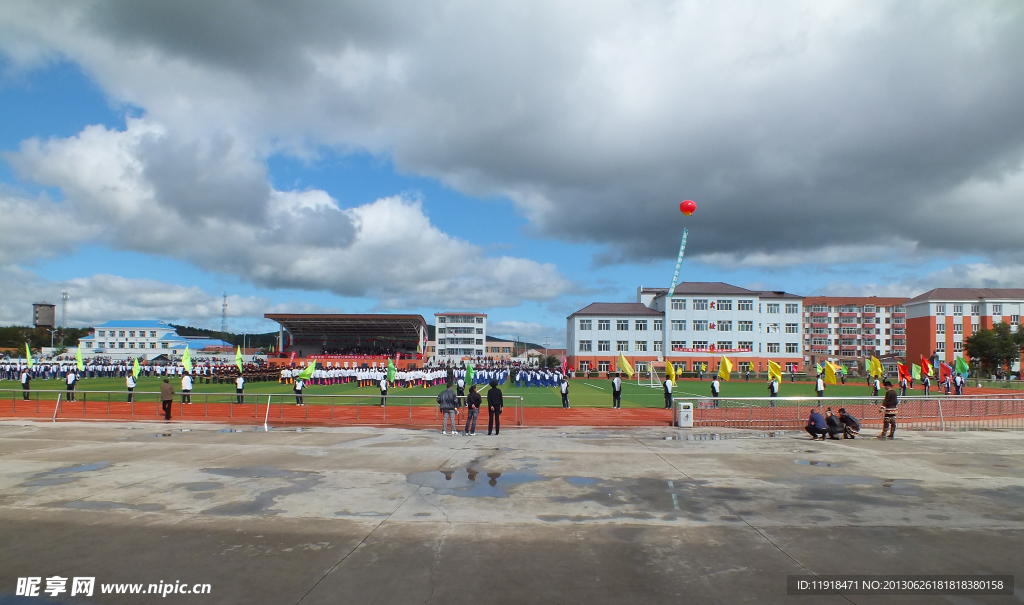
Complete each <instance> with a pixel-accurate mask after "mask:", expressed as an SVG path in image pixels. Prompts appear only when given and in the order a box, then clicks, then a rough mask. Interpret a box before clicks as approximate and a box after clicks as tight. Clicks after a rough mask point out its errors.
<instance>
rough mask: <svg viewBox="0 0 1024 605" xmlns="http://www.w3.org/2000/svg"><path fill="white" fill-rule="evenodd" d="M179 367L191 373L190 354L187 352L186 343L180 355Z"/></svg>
mask: <svg viewBox="0 0 1024 605" xmlns="http://www.w3.org/2000/svg"><path fill="white" fill-rule="evenodd" d="M181 367H183V368H185V371H186V372H188V373H189V374H191V373H192V356H191V355H190V354H189V352H188V345H185V354H184V355H182V356H181Z"/></svg>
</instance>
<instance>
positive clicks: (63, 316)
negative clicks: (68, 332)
mask: <svg viewBox="0 0 1024 605" xmlns="http://www.w3.org/2000/svg"><path fill="white" fill-rule="evenodd" d="M70 297H71V296H70V295H69V294H68V291H67V290H63V291H61V293H60V299H61V305H60V327H62V328H66V327H68V298H70Z"/></svg>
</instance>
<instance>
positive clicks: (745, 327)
mask: <svg viewBox="0 0 1024 605" xmlns="http://www.w3.org/2000/svg"><path fill="white" fill-rule="evenodd" d="M738 328H739V330H738V331H740V332H753V331H754V322H752V321H741V322H739V326H738Z"/></svg>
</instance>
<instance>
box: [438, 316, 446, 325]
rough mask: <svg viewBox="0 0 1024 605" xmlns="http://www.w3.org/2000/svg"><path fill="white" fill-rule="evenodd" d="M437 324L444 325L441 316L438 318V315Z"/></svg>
mask: <svg viewBox="0 0 1024 605" xmlns="http://www.w3.org/2000/svg"><path fill="white" fill-rule="evenodd" d="M437 323H439V324H443V323H444V317H442V316H440V315H439V316H438V317H437Z"/></svg>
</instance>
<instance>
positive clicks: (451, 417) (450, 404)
mask: <svg viewBox="0 0 1024 605" xmlns="http://www.w3.org/2000/svg"><path fill="white" fill-rule="evenodd" d="M437 405H438V407H439V408H440V409H441V433H442V434H444V435H447V434H448V425H449V423H450V424H451V426H452V435H454V434H455V408H456V407H458V405H459V400H458V399H456V398H455V391H453V390H452V383H450V382H449V383H448V388H446V389H445V390H443V391H441V394H440V395H438V396H437Z"/></svg>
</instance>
